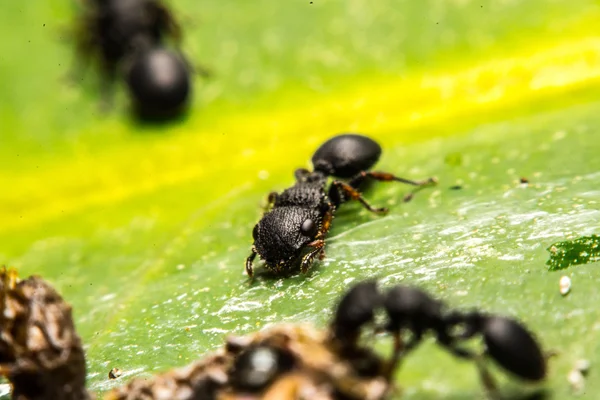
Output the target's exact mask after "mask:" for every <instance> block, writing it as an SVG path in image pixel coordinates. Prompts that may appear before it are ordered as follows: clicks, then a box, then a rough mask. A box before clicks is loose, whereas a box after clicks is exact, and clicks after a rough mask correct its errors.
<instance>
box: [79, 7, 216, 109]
mask: <svg viewBox="0 0 600 400" xmlns="http://www.w3.org/2000/svg"><path fill="white" fill-rule="evenodd" d="M85 6H86V9H85V13H84V15H83V17H82V19H81V22H80V26H79V32H78V34H77V51H78V53H79V54H80V55H81V56H82V59H83V60H84V61H86V62H87V61H89V60H90V59H91V58H92V57H97V58H98V60H99V63H100V69H101V73H102V78H103V89H104V100H105V101H107V100H108V99H109V97H110V95H111V93H112V85H113V83H114V82H115V81H116V80H117V77H119V75H120V76H121V77H122V78H124V80H125V83H126V84H127V88H128V91H129V93H130V95H131V98H132V103H133V107H134V109H135V111H136V112H137V113H138V114H139V115H140V116H142V117H145V118H162V117H171V116H174V115H177V114H178V113H179V112H181V111H182V110H183V109H184V108H185V106H186V104H187V102H188V100H189V96H190V93H191V82H190V69H191V68H190V67H189V65H188V63H187V61H186V59H185V57H184V56H183V54H181V52H180V51H178V50H172V49H169V48H167V47H165V45H164V41H165V39H166V38H171V39H173V41H174V42H175V45H176V47H179V43H180V41H181V29H180V27H179V24H178V23H177V21H176V20H175V18H174V17H173V15H172V14H171V12H170V11H169V10H168V9H167V8H166V6H165V5H164V4H162V2H161V1H160V0H85ZM199 72H202V73H205V71H199Z"/></svg>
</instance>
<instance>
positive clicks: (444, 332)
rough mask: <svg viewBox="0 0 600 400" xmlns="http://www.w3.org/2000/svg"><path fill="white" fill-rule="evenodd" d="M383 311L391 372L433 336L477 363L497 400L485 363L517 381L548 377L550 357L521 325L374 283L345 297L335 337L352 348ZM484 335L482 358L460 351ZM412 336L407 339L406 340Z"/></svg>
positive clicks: (414, 290)
mask: <svg viewBox="0 0 600 400" xmlns="http://www.w3.org/2000/svg"><path fill="white" fill-rule="evenodd" d="M378 308H383V309H384V310H385V313H386V314H387V317H388V322H387V324H386V325H385V326H384V327H383V330H385V331H387V332H390V333H391V334H392V335H393V337H394V352H393V357H392V360H391V361H390V363H389V368H390V369H389V371H390V373H391V371H393V370H394V369H395V368H398V365H397V364H398V361H399V360H400V359H401V358H402V357H404V356H405V355H406V354H408V353H409V352H410V350H412V349H414V348H415V347H416V346H417V345H418V344H419V343H420V342H421V340H422V338H423V336H424V335H425V334H427V333H431V334H432V335H433V336H434V337H435V339H436V341H437V343H438V344H439V345H441V346H442V347H444V348H445V349H447V350H449V351H450V352H451V353H452V354H454V355H455V356H457V357H460V358H464V359H469V360H473V361H475V362H476V365H477V368H478V369H479V372H480V377H481V380H482V383H483V385H484V387H485V388H486V390H487V391H488V394H489V396H490V397H491V398H498V397H499V396H498V390H497V387H496V384H495V383H494V379H493V378H492V376H491V374H490V373H489V372H488V370H487V368H486V366H485V364H484V360H485V357H488V358H491V359H492V360H494V361H495V362H496V363H498V365H500V366H501V367H502V368H504V369H505V370H506V371H508V372H510V373H512V374H513V375H515V376H516V377H518V378H520V379H523V380H527V381H531V382H539V381H541V380H543V379H544V378H545V377H546V372H547V366H546V358H547V357H546V356H545V355H544V354H543V352H542V349H541V347H540V345H539V344H538V342H537V341H536V339H535V338H534V336H533V335H532V334H531V333H530V332H529V331H528V330H527V329H526V328H525V327H524V326H523V325H522V324H521V323H519V322H518V321H516V320H514V319H511V318H507V317H502V316H497V315H492V314H487V313H484V312H480V311H472V312H466V313H465V312H459V311H449V310H447V309H446V306H445V304H444V303H442V302H441V301H439V300H436V299H433V298H432V297H430V296H429V295H428V294H427V293H425V292H423V291H422V290H420V289H418V288H415V287H410V286H395V287H393V288H391V289H389V290H388V291H387V292H386V293H383V294H382V293H380V292H379V290H378V288H377V285H376V282H375V281H365V282H361V283H359V284H357V285H356V286H354V287H353V288H351V289H350V290H349V291H348V292H347V293H346V295H345V296H344V297H343V298H342V300H341V302H340V304H339V306H338V308H337V311H336V314H335V317H334V320H333V324H332V332H333V334H334V336H335V337H337V338H338V339H339V340H340V341H341V343H343V344H344V346H345V347H346V348H349V349H352V348H353V346H354V345H355V343H356V341H357V338H359V337H360V330H361V328H362V327H363V326H364V325H366V324H368V323H372V322H373V321H374V312H375V311H376V310H377V309H378ZM477 335H479V336H480V337H481V338H482V339H483V342H484V344H485V349H484V351H483V352H481V353H476V352H473V351H472V350H468V349H466V348H464V347H461V346H462V345H463V344H464V342H465V341H467V340H468V339H471V338H474V337H475V336H477ZM407 337H408V339H407Z"/></svg>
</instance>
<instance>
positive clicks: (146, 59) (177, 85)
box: [126, 48, 191, 118]
mask: <svg viewBox="0 0 600 400" xmlns="http://www.w3.org/2000/svg"><path fill="white" fill-rule="evenodd" d="M126 81H127V86H128V88H129V92H130V93H131V97H132V99H133V103H134V107H135V108H136V111H137V112H138V113H139V114H140V116H142V117H146V118H161V117H170V116H174V115H177V114H178V113H179V112H181V111H182V110H183V109H184V107H185V105H186V103H187V101H188V97H189V94H190V91H191V90H190V71H189V68H188V65H187V63H186V61H185V60H184V59H183V57H182V56H181V55H180V54H178V53H176V52H174V51H170V50H167V49H163V48H153V49H150V50H148V51H144V52H141V53H140V54H138V55H137V56H136V57H135V58H133V60H132V61H131V64H130V65H129V67H128V68H127V70H126Z"/></svg>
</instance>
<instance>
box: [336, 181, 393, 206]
mask: <svg viewBox="0 0 600 400" xmlns="http://www.w3.org/2000/svg"><path fill="white" fill-rule="evenodd" d="M331 184H332V185H333V187H335V188H336V189H337V190H339V191H341V193H342V194H343V195H344V196H347V197H349V198H350V199H352V200H358V201H359V202H360V204H362V205H363V207H365V208H366V209H367V210H369V211H371V212H374V213H377V214H384V213H386V212H388V209H387V208H385V207H373V206H371V205H370V204H369V203H368V202H367V200H365V199H364V197H362V194H360V192H359V191H358V190H357V189H355V188H354V187H352V185H350V184H347V183H345V182H342V181H333V182H332V183H331Z"/></svg>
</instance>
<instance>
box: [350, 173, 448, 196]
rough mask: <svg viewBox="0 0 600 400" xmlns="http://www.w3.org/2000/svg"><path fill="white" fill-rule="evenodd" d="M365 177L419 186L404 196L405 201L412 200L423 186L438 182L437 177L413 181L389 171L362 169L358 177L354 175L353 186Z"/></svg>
mask: <svg viewBox="0 0 600 400" xmlns="http://www.w3.org/2000/svg"><path fill="white" fill-rule="evenodd" d="M365 179H374V180H376V181H380V182H392V181H393V182H400V183H406V184H408V185H413V186H417V188H416V189H415V190H413V191H412V192H410V193H409V194H407V195H406V196H404V201H405V202H408V201H410V200H411V199H412V198H413V197H414V195H415V194H416V193H417V192H418V191H420V190H421V189H422V188H424V187H427V186H431V185H435V184H437V179H435V178H428V179H423V180H421V181H413V180H410V179H406V178H401V177H398V176H396V175H393V174H390V173H388V172H381V171H362V172H361V173H360V174H358V175H357V176H356V177H354V178H353V179H352V180H351V181H350V185H351V186H352V187H358V186H359V185H360V184H362V182H363V181H364V180H365Z"/></svg>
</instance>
